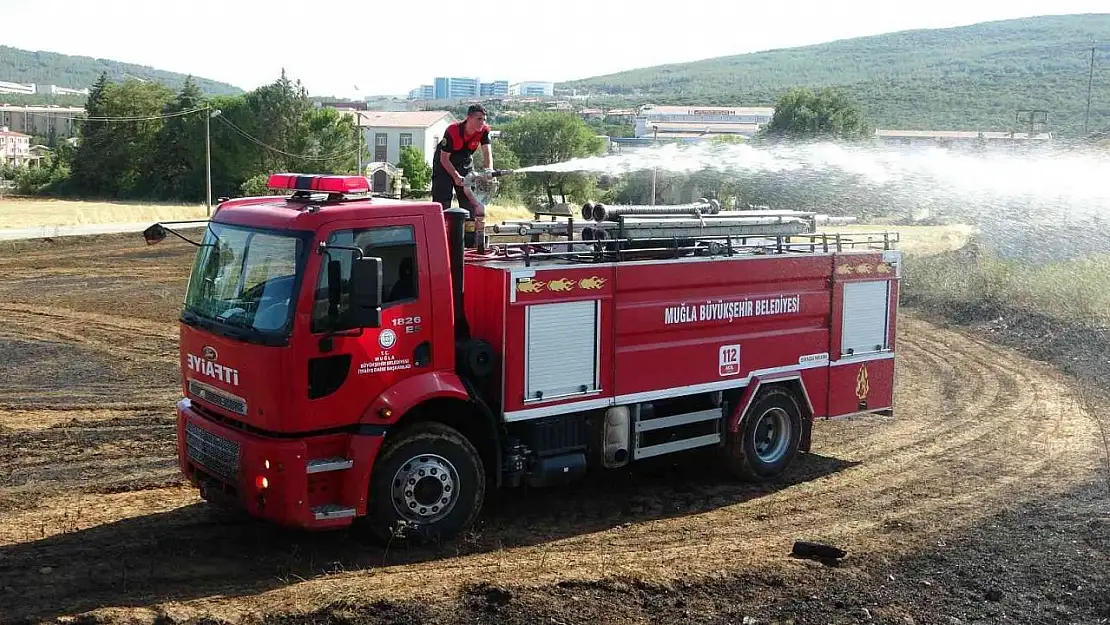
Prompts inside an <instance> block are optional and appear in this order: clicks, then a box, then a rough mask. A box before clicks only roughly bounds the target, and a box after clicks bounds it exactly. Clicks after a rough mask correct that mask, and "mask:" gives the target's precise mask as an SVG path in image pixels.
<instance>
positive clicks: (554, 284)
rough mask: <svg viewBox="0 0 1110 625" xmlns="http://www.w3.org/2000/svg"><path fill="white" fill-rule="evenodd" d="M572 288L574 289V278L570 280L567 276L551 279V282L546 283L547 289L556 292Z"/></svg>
mask: <svg viewBox="0 0 1110 625" xmlns="http://www.w3.org/2000/svg"><path fill="white" fill-rule="evenodd" d="M572 289H574V280H570V279H568V278H560V279H558V280H552V281H551V282H548V283H547V290H548V291H554V292H556V293H559V292H562V291H570V290H572Z"/></svg>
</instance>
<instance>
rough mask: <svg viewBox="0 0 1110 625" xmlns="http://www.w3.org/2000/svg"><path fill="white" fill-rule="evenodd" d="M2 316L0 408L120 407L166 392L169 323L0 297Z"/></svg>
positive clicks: (163, 397) (172, 376)
mask: <svg viewBox="0 0 1110 625" xmlns="http://www.w3.org/2000/svg"><path fill="white" fill-rule="evenodd" d="M0 316H2V317H3V318H4V319H5V323H4V324H3V326H2V327H0V368H3V369H5V370H6V371H7V372H8V379H7V380H6V381H5V384H3V385H2V387H0V411H2V410H3V409H24V410H27V409H32V408H54V409H63V410H72V409H76V408H87V409H105V408H112V407H116V408H126V407H128V406H134V405H145V404H149V403H152V402H162V403H163V404H165V402H167V401H169V400H170V398H171V395H170V393H172V392H173V389H174V388H175V384H176V382H177V375H178V364H177V357H178V356H177V345H176V343H177V341H176V339H177V335H176V328H175V327H174V325H173V324H169V323H158V322H152V321H144V320H140V319H134V318H130V317H126V316H112V315H105V314H98V313H86V312H77V311H73V310H66V309H55V308H45V307H39V306H30V305H25V304H0ZM165 405H172V403H170V404H165ZM0 424H2V419H0Z"/></svg>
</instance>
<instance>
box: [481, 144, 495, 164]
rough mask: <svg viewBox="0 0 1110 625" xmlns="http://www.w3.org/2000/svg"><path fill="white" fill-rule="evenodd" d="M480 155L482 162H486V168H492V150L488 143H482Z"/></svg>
mask: <svg viewBox="0 0 1110 625" xmlns="http://www.w3.org/2000/svg"><path fill="white" fill-rule="evenodd" d="M482 157H483V158H484V159H485V160H483V161H482V162H483V163H485V164H486V169H493V150H491V149H490V145H489V144H488V143H483V144H482Z"/></svg>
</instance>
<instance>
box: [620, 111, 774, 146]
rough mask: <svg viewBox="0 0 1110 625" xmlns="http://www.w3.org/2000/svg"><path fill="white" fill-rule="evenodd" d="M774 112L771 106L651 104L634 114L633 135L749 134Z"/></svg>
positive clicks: (705, 135) (712, 135)
mask: <svg viewBox="0 0 1110 625" xmlns="http://www.w3.org/2000/svg"><path fill="white" fill-rule="evenodd" d="M774 115H775V109H774V108H773V107H762V106H747V107H719V106H651V107H647V108H644V109H642V110H641V111H640V113H639V115H637V116H636V120H635V124H636V131H635V135H636V137H651V138H652V139H655V138H658V139H660V140H663V139H668V140H669V139H700V138H711V137H717V136H725V135H732V136H740V137H745V138H747V137H751V136H753V135H755V133H756V132H758V131H759V129H760V127H762V126H763V125H764V124H767V123H770V121H771V118H772V117H774Z"/></svg>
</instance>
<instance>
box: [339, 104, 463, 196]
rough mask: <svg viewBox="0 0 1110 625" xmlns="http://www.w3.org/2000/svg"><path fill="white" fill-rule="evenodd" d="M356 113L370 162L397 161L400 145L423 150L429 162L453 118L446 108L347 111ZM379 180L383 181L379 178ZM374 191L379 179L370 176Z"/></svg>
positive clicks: (426, 160) (399, 154) (394, 162)
mask: <svg viewBox="0 0 1110 625" xmlns="http://www.w3.org/2000/svg"><path fill="white" fill-rule="evenodd" d="M351 112H352V113H357V114H358V116H359V126H360V127H361V128H362V134H363V137H364V140H365V141H366V146H367V147H368V148H369V150H370V159H371V161H372V162H380V163H392V164H394V165H396V164H397V161H398V160H400V158H401V148H402V147H404V146H406V145H411V146H414V147H416V148H417V149H419V150H420V151H422V152H423V153H424V161H425V162H426V163H428V165H431V164H432V156H433V154H434V153H435V149H436V144H437V143H439V140H440V139H441V138H442V137H443V134H444V133H445V132H447V127H448V126H449V125H451V124H452V123H453V122H455V121H456V119H455V116H454V115H452V114H451V113H450V112H448V111H351ZM382 182H383V183H384V182H385V181H382ZM373 183H374V187H375V191H377V190H379V189H378V188H377V187H378V186H379V185H378V183H379V181H378V180H377V178H375V179H374V180H373Z"/></svg>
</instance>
